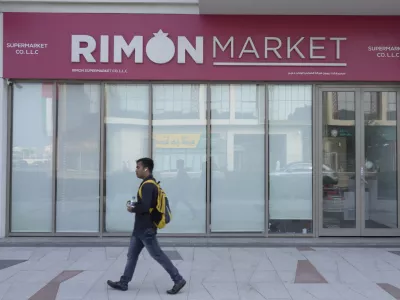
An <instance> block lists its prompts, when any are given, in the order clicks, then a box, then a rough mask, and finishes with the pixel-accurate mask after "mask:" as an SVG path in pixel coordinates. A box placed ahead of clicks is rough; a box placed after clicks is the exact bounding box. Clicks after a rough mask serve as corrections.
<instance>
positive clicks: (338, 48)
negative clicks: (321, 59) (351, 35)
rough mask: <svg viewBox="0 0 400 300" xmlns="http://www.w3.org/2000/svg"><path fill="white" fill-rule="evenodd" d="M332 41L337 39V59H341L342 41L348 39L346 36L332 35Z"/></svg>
mask: <svg viewBox="0 0 400 300" xmlns="http://www.w3.org/2000/svg"><path fill="white" fill-rule="evenodd" d="M330 40H331V41H336V59H340V41H346V40H347V38H345V37H331V38H330Z"/></svg>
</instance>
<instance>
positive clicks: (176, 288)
mask: <svg viewBox="0 0 400 300" xmlns="http://www.w3.org/2000/svg"><path fill="white" fill-rule="evenodd" d="M185 285H186V281H185V279H182V280H181V281H179V282H177V283H175V284H174V286H173V287H172V289H170V290H168V291H167V293H168V294H170V295H175V294H178V293H179V291H180V290H181V289H183V287H184V286H185Z"/></svg>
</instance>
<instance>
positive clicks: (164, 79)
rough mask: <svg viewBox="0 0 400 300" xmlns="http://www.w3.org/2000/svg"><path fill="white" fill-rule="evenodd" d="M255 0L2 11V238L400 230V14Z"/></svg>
mask: <svg viewBox="0 0 400 300" xmlns="http://www.w3.org/2000/svg"><path fill="white" fill-rule="evenodd" d="M245 2H247V1H239V0H238V1H236V0H235V1H232V0H230V1H228V0H213V1H211V0H189V1H184V0H181V1H161V0H159V1H56V0H55V1H52V2H49V1H35V0H33V1H2V2H0V5H1V6H0V7H1V11H2V13H1V20H0V21H1V22H0V24H1V30H0V32H1V35H0V38H1V40H2V41H3V48H2V49H1V50H0V53H1V55H0V61H1V64H0V69H1V74H0V75H1V78H2V85H1V93H0V97H1V98H0V100H1V106H0V112H1V114H0V117H1V120H0V132H1V141H2V143H1V158H0V161H1V164H0V166H1V194H0V228H1V233H0V234H1V236H3V237H4V236H101V237H107V236H121V235H128V234H129V233H130V231H131V230H132V226H133V220H134V219H133V218H134V216H132V215H131V214H129V213H127V212H126V209H125V204H126V201H127V200H130V199H132V197H135V196H136V195H135V193H136V190H137V187H138V184H139V183H140V182H139V181H138V179H136V177H135V172H134V171H135V166H136V163H135V161H136V159H138V158H140V157H152V158H153V159H154V160H155V163H156V167H155V170H154V175H155V176H156V178H157V179H158V180H160V181H161V184H162V186H163V188H164V189H165V190H166V192H167V194H168V196H169V199H170V203H171V205H172V210H173V221H172V222H171V224H169V225H168V227H167V228H166V229H164V230H162V232H160V234H164V235H168V236H190V237H196V236H198V237H200V236H221V237H225V236H246V237H248V236H254V237H265V238H268V237H285V236H292V235H296V236H297V235H298V236H304V237H310V236H314V237H320V236H382V235H383V236H399V235H400V228H399V226H400V205H399V191H400V190H399V188H400V182H399V176H398V170H399V168H400V165H399V164H400V163H399V160H398V154H399V152H398V149H399V147H398V144H399V140H400V130H399V129H400V127H399V126H400V125H399V124H400V119H399V118H400V106H399V105H400V104H399V103H400V101H399V97H400V84H399V78H400V68H399V67H400V62H399V57H400V36H399V35H398V33H397V29H396V28H400V17H398V16H396V11H397V12H400V4H398V3H397V2H393V1H391V0H385V1H383V2H382V1H380V2H379V3H375V2H374V1H370V2H365V1H362V2H361V0H357V1H351V3H348V1H347V2H343V3H339V2H335V3H333V2H332V3H328V4H323V5H322V4H321V3H319V1H314V0H309V1H296V2H295V3H289V2H291V1H286V2H285V3H283V2H282V1H281V2H282V3H281V2H279V3H276V2H275V1H261V0H259V1H253V2H252V4H251V5H249V4H245ZM357 2H359V3H357ZM384 2H385V3H384ZM394 14H395V15H394Z"/></svg>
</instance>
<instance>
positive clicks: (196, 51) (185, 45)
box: [178, 36, 203, 64]
mask: <svg viewBox="0 0 400 300" xmlns="http://www.w3.org/2000/svg"><path fill="white" fill-rule="evenodd" d="M186 52H187V53H188V54H189V55H190V57H191V58H192V59H193V60H194V61H195V62H196V64H202V63H203V37H201V36H197V37H196V47H193V45H192V44H191V43H190V42H189V40H188V39H187V38H186V37H184V36H179V37H178V64H184V63H185V62H186Z"/></svg>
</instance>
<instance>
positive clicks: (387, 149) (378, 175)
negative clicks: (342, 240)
mask: <svg viewBox="0 0 400 300" xmlns="http://www.w3.org/2000/svg"><path fill="white" fill-rule="evenodd" d="M396 98H397V93H396V92H365V93H364V95H363V102H364V134H365V147H364V151H365V155H364V157H365V166H364V168H365V172H364V175H362V176H363V182H364V197H363V203H364V205H365V227H366V228H397V226H398V224H397V205H398V203H397V163H396V160H397V154H396V153H397V152H396V143H397V129H396V124H397V122H396V114H397V109H396Z"/></svg>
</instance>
